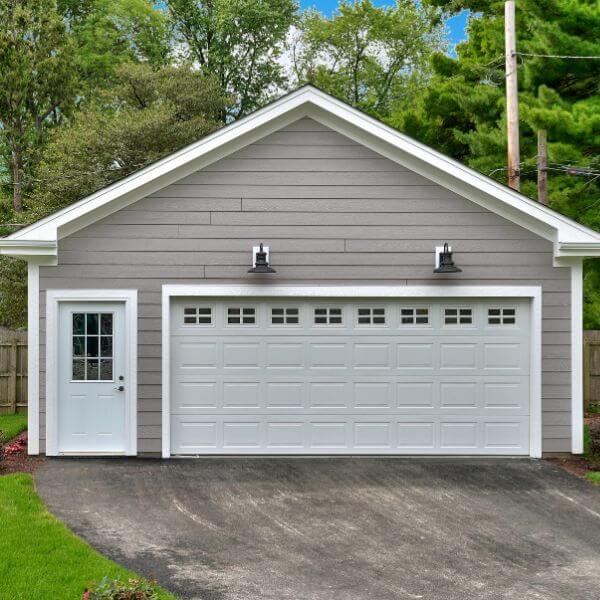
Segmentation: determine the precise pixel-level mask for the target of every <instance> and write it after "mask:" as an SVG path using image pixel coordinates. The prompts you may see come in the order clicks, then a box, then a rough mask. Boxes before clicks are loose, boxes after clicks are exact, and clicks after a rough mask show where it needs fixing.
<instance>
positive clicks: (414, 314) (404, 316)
mask: <svg viewBox="0 0 600 600" xmlns="http://www.w3.org/2000/svg"><path fill="white" fill-rule="evenodd" d="M400 324H401V325H428V324H429V309H428V308H401V309H400Z"/></svg>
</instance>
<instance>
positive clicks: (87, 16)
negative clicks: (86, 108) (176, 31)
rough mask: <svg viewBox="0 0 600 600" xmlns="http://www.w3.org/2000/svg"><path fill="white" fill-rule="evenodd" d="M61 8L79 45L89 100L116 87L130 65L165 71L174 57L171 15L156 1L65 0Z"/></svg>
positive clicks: (62, 1)
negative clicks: (117, 76)
mask: <svg viewBox="0 0 600 600" xmlns="http://www.w3.org/2000/svg"><path fill="white" fill-rule="evenodd" d="M59 10H60V12H61V14H62V15H63V16H64V18H65V20H66V22H67V26H68V31H69V34H70V36H71V37H72V39H73V41H74V43H75V45H76V46H77V58H78V61H77V64H78V68H79V71H80V73H81V81H82V82H84V83H85V86H84V89H83V90H82V92H84V93H86V94H87V95H88V96H89V95H93V93H94V91H95V90H96V89H98V88H100V89H102V88H106V87H108V86H110V85H111V84H112V83H113V82H114V79H115V70H116V69H117V67H119V65H122V64H123V63H125V62H145V63H148V64H150V65H152V66H154V67H160V66H164V65H166V64H167V63H168V61H169V59H170V56H171V51H172V46H171V36H172V31H171V26H170V23H169V19H168V15H167V14H166V13H165V11H164V10H159V9H158V8H155V6H154V3H153V2H151V1H150V0H85V1H83V2H82V1H81V0H59Z"/></svg>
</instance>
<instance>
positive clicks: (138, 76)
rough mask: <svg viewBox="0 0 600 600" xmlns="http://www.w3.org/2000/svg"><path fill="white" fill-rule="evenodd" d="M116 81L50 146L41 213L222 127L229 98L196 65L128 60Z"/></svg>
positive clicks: (36, 200)
mask: <svg viewBox="0 0 600 600" xmlns="http://www.w3.org/2000/svg"><path fill="white" fill-rule="evenodd" d="M115 77H116V85H115V87H113V88H111V89H110V90H108V91H107V92H105V93H104V94H103V95H102V96H101V98H100V99H99V100H98V101H97V102H95V103H94V104H93V105H92V106H89V107H87V108H85V109H83V110H82V111H81V112H79V113H78V115H77V117H76V118H74V119H73V121H72V123H70V124H69V125H67V126H65V127H63V128H61V129H58V130H56V131H55V132H54V133H53V135H52V137H51V139H50V140H49V142H48V144H47V145H46V147H45V148H44V151H43V154H42V156H41V160H40V164H39V167H38V170H37V177H36V182H37V185H36V190H35V192H34V194H33V196H32V211H31V216H32V218H39V217H42V216H44V215H46V214H48V213H50V212H53V211H55V210H58V209H60V208H62V207H64V206H66V205H69V204H71V203H73V202H75V201H76V200H79V199H80V198H82V197H84V196H86V195H88V194H90V193H92V192H94V191H96V190H98V189H100V188H102V187H104V186H106V185H108V184H110V183H112V182H114V181H116V180H118V179H121V178H123V177H125V176H127V175H129V174H130V173H132V172H133V171H136V170H139V169H141V168H143V167H144V166H146V165H148V164H150V163H151V162H153V161H155V160H158V159H159V158H162V157H163V156H165V155H167V154H170V153H172V152H174V151H175V150H178V149H180V148H181V147H183V146H185V145H187V144H190V143H192V142H194V141H196V140H198V139H199V138H202V137H203V136H205V135H207V134H208V133H211V132H212V131H214V130H215V129H216V128H217V127H219V126H220V121H219V120H218V117H219V115H220V114H221V113H222V111H223V110H224V109H225V108H226V106H227V98H226V97H225V95H224V94H223V93H222V91H221V88H220V87H219V85H218V83H217V82H216V81H215V79H214V78H213V77H208V76H205V75H202V74H201V73H199V72H198V71H193V70H192V69H190V68H189V67H183V66H181V67H177V68H176V67H163V68H162V69H159V70H153V69H152V68H151V67H150V66H149V65H144V64H124V65H122V66H120V67H118V68H117V69H116V71H115Z"/></svg>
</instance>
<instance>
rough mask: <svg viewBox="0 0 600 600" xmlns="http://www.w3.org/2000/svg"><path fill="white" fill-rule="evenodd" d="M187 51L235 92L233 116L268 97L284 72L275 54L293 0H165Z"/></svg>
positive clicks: (290, 21) (292, 14) (291, 18)
mask: <svg viewBox="0 0 600 600" xmlns="http://www.w3.org/2000/svg"><path fill="white" fill-rule="evenodd" d="M167 6H168V8H169V12H170V14H171V17H172V19H173V22H174V27H175V30H176V33H177V36H178V40H179V41H180V42H181V44H182V47H183V49H184V51H185V53H186V55H187V56H188V57H189V58H191V59H193V60H194V61H195V62H196V63H197V65H198V66H199V67H200V69H201V70H202V71H203V72H204V73H206V74H210V75H213V76H215V77H216V78H217V80H218V81H219V83H220V85H221V87H222V88H223V90H225V91H226V92H227V93H228V94H230V95H231V96H232V97H233V98H234V103H233V104H232V106H231V107H230V111H229V116H230V117H233V118H237V117H239V116H240V115H243V114H246V113H248V112H250V111H252V110H254V109H255V108H258V107H259V106H261V104H264V103H265V102H267V101H268V100H270V99H271V97H272V96H273V94H274V93H275V92H276V91H277V90H278V89H280V88H281V87H282V86H283V85H284V83H285V78H284V74H283V69H282V65H281V63H280V62H279V60H278V59H279V57H280V56H281V52H282V49H283V44H284V42H285V38H286V35H287V32H288V30H289V28H290V26H291V25H292V24H293V23H294V21H295V19H296V10H297V5H296V3H295V2H294V0H167Z"/></svg>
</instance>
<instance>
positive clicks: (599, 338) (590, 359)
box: [583, 331, 600, 411]
mask: <svg viewBox="0 0 600 600" xmlns="http://www.w3.org/2000/svg"><path fill="white" fill-rule="evenodd" d="M583 402H584V409H585V410H586V411H589V410H590V409H592V408H597V407H600V331H584V334H583Z"/></svg>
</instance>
